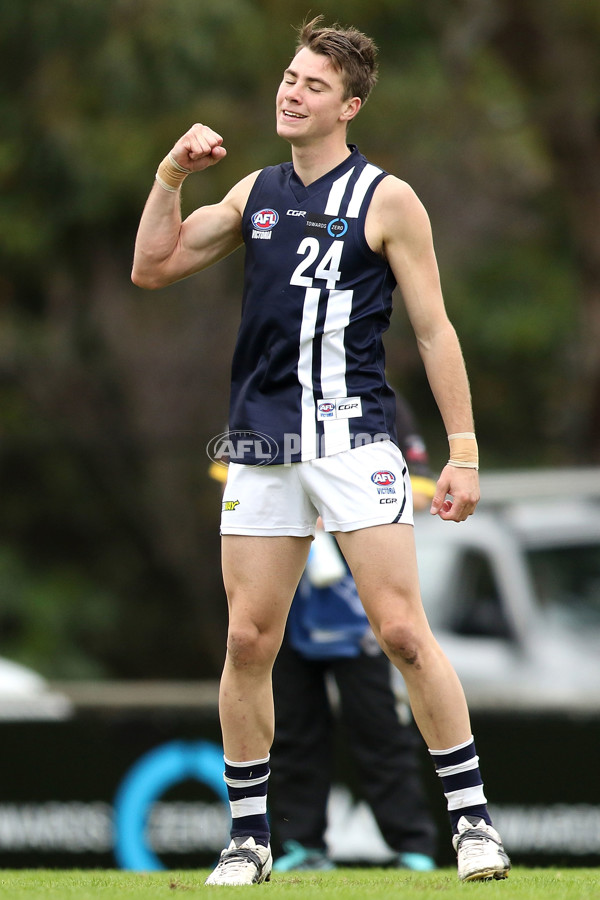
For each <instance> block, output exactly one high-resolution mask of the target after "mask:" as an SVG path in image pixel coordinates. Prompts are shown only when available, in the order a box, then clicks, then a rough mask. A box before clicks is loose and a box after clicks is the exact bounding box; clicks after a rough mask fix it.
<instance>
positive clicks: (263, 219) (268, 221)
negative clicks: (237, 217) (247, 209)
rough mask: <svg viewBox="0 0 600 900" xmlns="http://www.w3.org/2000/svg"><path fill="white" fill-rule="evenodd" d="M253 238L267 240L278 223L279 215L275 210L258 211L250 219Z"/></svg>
mask: <svg viewBox="0 0 600 900" xmlns="http://www.w3.org/2000/svg"><path fill="white" fill-rule="evenodd" d="M251 222H252V227H253V229H254V231H253V232H252V237H253V238H258V239H262V240H269V239H270V237H271V232H272V230H273V229H274V228H275V226H276V225H277V223H278V222H279V213H278V212H277V210H275V209H259V211H258V212H255V213H254V214H253V215H252V218H251Z"/></svg>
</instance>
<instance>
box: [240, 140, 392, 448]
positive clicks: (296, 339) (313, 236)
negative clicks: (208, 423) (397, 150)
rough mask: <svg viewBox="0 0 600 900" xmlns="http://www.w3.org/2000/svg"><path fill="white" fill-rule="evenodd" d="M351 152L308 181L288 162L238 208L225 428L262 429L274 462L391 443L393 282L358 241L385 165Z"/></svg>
mask: <svg viewBox="0 0 600 900" xmlns="http://www.w3.org/2000/svg"><path fill="white" fill-rule="evenodd" d="M350 151H351V152H350V155H349V156H348V158H347V159H346V160H344V162H342V163H341V164H340V165H339V166H337V167H336V168H335V169H333V170H332V171H331V172H328V173H327V174H326V175H324V176H323V177H322V178H320V179H318V180H317V181H315V182H313V183H312V184H310V185H308V187H305V186H304V185H303V184H302V182H301V181H300V179H299V178H298V176H297V175H296V173H295V172H294V168H293V165H292V163H283V164H282V165H278V166H272V167H268V168H266V169H263V170H262V171H261V172H260V174H259V175H258V177H257V179H256V182H255V184H254V186H253V188H252V190H251V192H250V196H249V198H248V202H247V204H246V208H245V211H244V216H243V223H242V228H243V236H244V241H245V245H246V263H245V286H244V296H243V305H242V321H241V325H240V330H239V334H238V339H237V344H236V349H235V352H234V356H233V364H232V390H231V405H230V415H229V429H230V432H242V433H245V432H258V433H260V434H263V435H266V436H268V438H269V439H270V440H271V442H272V444H271V446H272V447H273V448H274V449H273V452H272V454H271V458H270V460H269V461H270V463H271V464H273V463H274V464H281V463H284V462H285V463H290V462H301V461H306V460H312V459H316V458H320V457H325V456H331V455H333V454H337V453H340V452H343V451H346V450H351V449H354V448H355V447H359V446H362V445H363V444H367V443H372V442H373V441H374V440H383V439H384V438H385V437H386V436H387V437H388V438H389V439H391V440H392V441H393V442H394V443H397V439H396V432H395V400H394V394H393V391H392V389H391V388H390V387H389V385H388V384H387V382H386V380H385V374H384V369H385V358H384V349H383V344H382V335H383V334H384V332H385V331H386V330H387V328H388V326H389V320H390V315H391V310H392V300H391V298H392V291H393V289H394V287H395V285H396V282H395V279H394V276H393V274H392V272H391V269H390V267H389V265H388V264H387V262H386V261H385V260H384V259H383V258H382V257H380V256H379V255H377V254H376V253H374V252H373V251H372V250H371V248H370V247H369V245H368V244H367V242H366V239H365V219H366V216H367V211H368V209H369V204H370V202H371V199H372V196H373V192H374V190H375V188H376V187H377V185H378V184H379V183H380V181H381V180H382V179H383V178H385V177H386V174H387V173H386V172H384V171H383V170H382V169H380V168H378V167H377V166H375V165H372V164H371V163H369V162H368V160H367V159H366V158H365V157H364V156H363V155H362V154H361V153H360V152H359V151H358V149H357V148H356V147H354V146H350ZM241 446H242V450H241V452H240V454H239V455H238V456H237V457H236V458H235V460H234V461H235V462H236V463H241V464H245V465H251V466H252V465H257V464H260V462H261V460H257V459H256V457H255V452H256V446H257V444H256V443H253V442H252V441H247V442H242V444H241Z"/></svg>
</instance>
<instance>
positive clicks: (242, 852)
mask: <svg viewBox="0 0 600 900" xmlns="http://www.w3.org/2000/svg"><path fill="white" fill-rule="evenodd" d="M272 868H273V857H272V856H271V848H270V847H263V846H261V845H260V844H257V843H256V842H255V840H254V838H253V837H243V838H234V839H233V840H232V842H231V843H230V845H229V847H227V848H226V849H225V850H222V851H221V857H220V859H219V862H218V864H217V867H216V868H215V870H214V872H212V873H211V874H210V875H209V876H208V878H207V879H206V881H205V882H204V883H205V884H221V885H230V884H260V883H261V882H263V881H269V879H270V877H271V869H272Z"/></svg>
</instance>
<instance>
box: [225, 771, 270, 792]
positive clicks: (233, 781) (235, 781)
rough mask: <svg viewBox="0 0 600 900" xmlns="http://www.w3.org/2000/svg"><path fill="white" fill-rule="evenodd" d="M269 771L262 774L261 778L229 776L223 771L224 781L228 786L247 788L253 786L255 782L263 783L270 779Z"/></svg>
mask: <svg viewBox="0 0 600 900" xmlns="http://www.w3.org/2000/svg"><path fill="white" fill-rule="evenodd" d="M269 774H270V773H269V772H267V774H266V775H261V776H260V778H229V776H227V775H225V773H223V781H224V782H225V784H226V785H227V786H228V787H234V788H245V787H251V786H252V785H254V784H263V783H264V782H265V781H268V780H269Z"/></svg>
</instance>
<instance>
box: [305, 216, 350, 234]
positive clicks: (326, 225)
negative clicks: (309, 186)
mask: <svg viewBox="0 0 600 900" xmlns="http://www.w3.org/2000/svg"><path fill="white" fill-rule="evenodd" d="M305 222H306V227H305V234H310V235H313V236H314V237H332V238H340V237H344V235H345V234H346V232H347V231H348V222H347V221H346V219H341V218H340V217H339V216H325V215H323V214H322V213H311V212H309V213H306V219H305Z"/></svg>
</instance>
